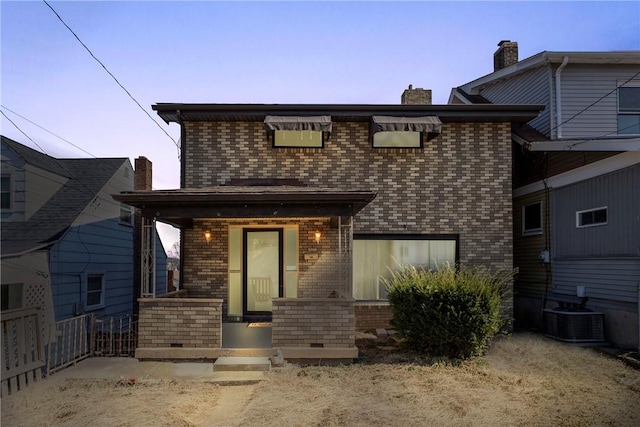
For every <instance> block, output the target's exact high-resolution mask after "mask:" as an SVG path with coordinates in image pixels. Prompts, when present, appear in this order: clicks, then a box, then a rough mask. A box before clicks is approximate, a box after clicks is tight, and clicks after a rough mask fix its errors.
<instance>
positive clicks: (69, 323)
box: [47, 314, 93, 374]
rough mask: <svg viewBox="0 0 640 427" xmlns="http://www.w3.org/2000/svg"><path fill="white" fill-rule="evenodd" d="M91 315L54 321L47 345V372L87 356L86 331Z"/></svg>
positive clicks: (88, 347) (54, 370)
mask: <svg viewBox="0 0 640 427" xmlns="http://www.w3.org/2000/svg"><path fill="white" fill-rule="evenodd" d="M92 317H93V316H91V315H88V314H85V315H82V316H78V317H73V318H71V319H65V320H60V321H58V322H56V326H55V329H54V330H53V331H50V336H49V337H48V338H49V339H48V340H47V341H48V345H47V374H52V373H54V372H56V371H59V370H60V369H62V368H65V367H67V366H69V365H72V364H74V363H77V362H78V361H80V360H82V359H84V358H86V357H89V356H90V355H91V348H90V346H89V341H88V332H89V330H90V328H89V327H90V326H89V325H90V324H91V322H92Z"/></svg>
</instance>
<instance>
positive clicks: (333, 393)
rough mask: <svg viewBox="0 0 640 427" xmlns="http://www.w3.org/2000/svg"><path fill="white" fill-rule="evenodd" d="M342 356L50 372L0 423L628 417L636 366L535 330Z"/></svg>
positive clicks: (616, 420)
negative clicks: (197, 375) (164, 371)
mask: <svg viewBox="0 0 640 427" xmlns="http://www.w3.org/2000/svg"><path fill="white" fill-rule="evenodd" d="M358 345H359V346H360V347H361V348H362V352H361V353H362V354H363V357H362V362H361V363H357V364H354V365H351V366H337V367H320V366H312V367H299V366H291V365H289V366H288V367H286V368H278V369H274V370H273V371H272V372H271V373H270V374H268V377H267V380H266V381H264V382H262V383H259V384H255V385H247V386H225V387H222V386H216V385H214V384H207V383H203V382H198V381H159V380H156V381H149V380H147V381H138V382H136V384H135V385H126V384H122V383H118V382H115V381H102V382H100V381H86V380H82V381H80V380H74V381H71V380H66V381H63V380H61V379H56V378H55V376H54V377H52V378H50V379H48V380H46V381H43V382H41V383H39V384H37V385H36V386H34V387H31V388H29V389H27V390H25V391H21V392H19V393H16V394H15V395H12V396H9V397H7V398H4V399H3V400H2V426H3V427H9V426H58V425H60V426H93V425H96V426H343V425H344V426H413V425H415V426H418V425H420V426H638V425H640V371H638V370H635V369H632V368H629V367H627V366H626V365H624V364H623V363H622V362H619V361H617V360H614V359H612V358H609V357H606V356H603V355H601V354H599V353H598V352H596V351H594V350H591V349H585V348H578V347H571V346H568V345H564V344H561V343H558V342H554V341H552V340H549V339H545V338H542V337H540V336H537V335H530V334H515V335H514V336H512V337H508V338H500V339H498V340H496V342H494V344H493V346H492V348H491V349H490V351H489V353H488V355H487V356H485V357H483V358H479V359H475V360H471V361H466V362H462V363H458V364H451V363H446V362H442V361H440V362H438V361H434V360H431V361H427V360H423V359H421V358H418V357H415V356H414V355H412V354H411V353H408V352H406V351H403V350H401V349H399V348H398V347H396V346H390V345H389V343H383V344H374V342H373V341H371V340H369V341H366V340H359V342H358Z"/></svg>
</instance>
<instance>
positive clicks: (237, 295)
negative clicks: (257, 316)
mask: <svg viewBox="0 0 640 427" xmlns="http://www.w3.org/2000/svg"><path fill="white" fill-rule="evenodd" d="M229 316H242V273H240V272H237V273H229Z"/></svg>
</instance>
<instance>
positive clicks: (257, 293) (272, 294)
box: [243, 229, 283, 321]
mask: <svg viewBox="0 0 640 427" xmlns="http://www.w3.org/2000/svg"><path fill="white" fill-rule="evenodd" d="M282 246H283V245H282V229H244V233H243V247H244V269H243V270H244V277H243V291H244V292H243V295H244V298H243V317H244V319H245V320H248V321H271V301H272V298H278V297H282V295H283V293H282Z"/></svg>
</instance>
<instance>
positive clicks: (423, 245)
mask: <svg viewBox="0 0 640 427" xmlns="http://www.w3.org/2000/svg"><path fill="white" fill-rule="evenodd" d="M457 242H458V239H457V236H452V235H447V236H424V235H390V236H386V235H357V236H354V241H353V294H354V295H353V296H354V298H356V299H359V300H379V299H382V300H385V299H387V292H386V289H385V286H384V284H383V280H382V279H383V278H389V277H391V271H395V270H397V269H398V268H399V267H400V266H402V265H413V266H415V267H416V268H420V267H423V268H426V269H435V268H438V267H439V266H444V265H445V264H446V263H450V264H451V265H453V264H455V263H456V262H457Z"/></svg>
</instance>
